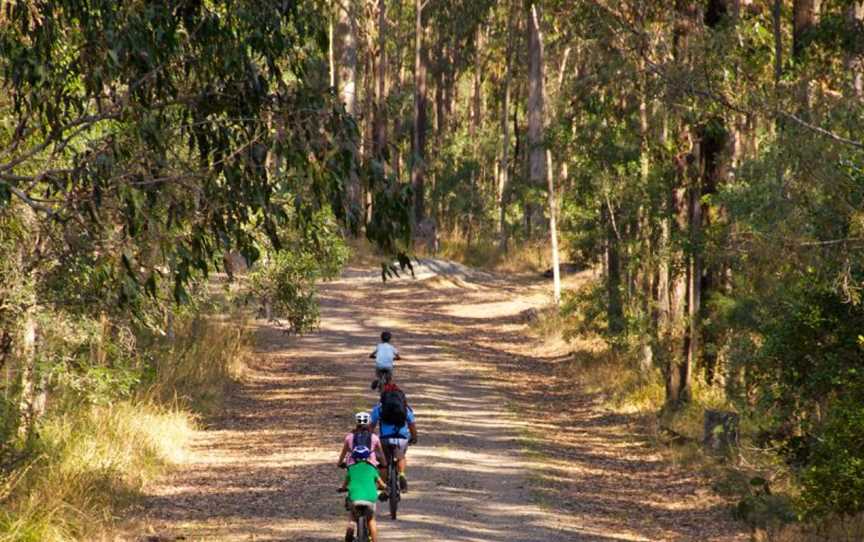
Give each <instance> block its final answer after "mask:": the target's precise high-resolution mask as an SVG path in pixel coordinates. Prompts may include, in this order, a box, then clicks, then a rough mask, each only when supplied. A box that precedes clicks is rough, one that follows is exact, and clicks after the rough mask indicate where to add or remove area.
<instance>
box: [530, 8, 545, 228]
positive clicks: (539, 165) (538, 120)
mask: <svg viewBox="0 0 864 542" xmlns="http://www.w3.org/2000/svg"><path fill="white" fill-rule="evenodd" d="M528 21H529V23H528V180H529V182H530V183H531V185H532V186H535V187H541V186H543V185H544V184H545V182H546V151H545V148H544V146H545V141H544V123H545V111H544V109H545V108H544V106H545V104H544V92H543V83H544V75H543V71H544V69H543V34H542V32H541V30H540V17H539V14H538V9H537V4H536V3H535V2H531V12H530V13H529V14H528ZM526 210H527V214H528V215H529V216H527V217H526V218H527V219H528V222H527V224H526V225H527V227H528V228H527V229H528V235H529V236H530V235H531V232H530V227H531V224H532V223H534V224H535V225H536V224H539V223H540V222H541V221H542V218H541V213H540V212H539V209H537V208H536V206H535V205H530V206H529V207H528V209H526Z"/></svg>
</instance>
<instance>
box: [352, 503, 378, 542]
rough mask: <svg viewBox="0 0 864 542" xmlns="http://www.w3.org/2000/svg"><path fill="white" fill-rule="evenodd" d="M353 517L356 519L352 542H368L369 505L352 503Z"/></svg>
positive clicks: (370, 508)
mask: <svg viewBox="0 0 864 542" xmlns="http://www.w3.org/2000/svg"><path fill="white" fill-rule="evenodd" d="M353 505H354V516H355V517H356V518H357V520H356V522H355V529H354V542H369V540H370V537H369V513H370V512H371V511H372V506H373V505H370V504H369V503H366V502H362V501H358V502H355V503H353Z"/></svg>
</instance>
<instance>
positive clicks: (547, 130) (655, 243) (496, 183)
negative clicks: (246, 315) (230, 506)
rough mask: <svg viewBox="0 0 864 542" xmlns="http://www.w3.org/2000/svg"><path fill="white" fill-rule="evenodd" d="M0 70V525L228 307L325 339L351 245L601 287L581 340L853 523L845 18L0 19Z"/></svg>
mask: <svg viewBox="0 0 864 542" xmlns="http://www.w3.org/2000/svg"><path fill="white" fill-rule="evenodd" d="M0 69H2V72H0V73H2V75H0V77H2V86H3V93H2V95H0V246H2V258H0V369H2V371H3V372H2V376H0V387H2V398H0V441H2V447H0V469H2V472H3V476H4V477H3V479H2V480H3V481H2V483H0V502H3V501H4V500H9V502H10V503H12V502H15V503H16V504H15V506H14V507H11V506H10V507H8V508H7V509H8V510H12V512H8V513H7V512H0V531H2V529H7V530H8V531H9V532H18V533H19V535H20V534H21V533H22V532H23V531H21V529H23V527H22V525H24V524H23V523H21V522H20V518H21V517H25V516H27V514H30V516H29V517H31V518H37V519H38V518H41V519H42V520H44V521H43V522H42V523H39V522H38V521H35V520H34V522H31V524H30V525H31V526H32V525H36V524H39V525H41V527H39V528H41V529H50V528H55V527H51V526H52V525H56V521H55V520H56V518H52V517H45V518H42V516H39V510H40V506H39V505H38V503H34V502H30V503H26V502H23V501H22V500H21V499H20V495H21V494H22V492H23V491H25V489H27V488H31V489H32V487H33V484H37V482H35V481H33V478H34V477H33V476H32V475H25V473H27V472H31V470H32V469H35V470H32V472H36V471H38V462H34V458H36V457H44V456H45V455H46V454H47V455H49V456H50V455H51V454H52V453H60V452H59V451H58V450H61V449H64V450H66V449H69V448H70V447H74V446H75V443H72V442H69V439H68V438H67V437H66V436H64V435H67V434H69V433H76V434H83V433H84V432H85V431H84V429H82V427H83V426H85V425H86V424H87V423H96V421H94V420H101V421H102V422H105V419H106V418H105V417H104V416H103V417H100V415H99V414H98V413H99V412H104V411H100V410H99V409H100V408H105V407H106V405H115V407H116V405H118V404H127V405H130V406H129V409H131V410H133V411H134V410H135V409H138V410H139V411H140V409H143V408H145V407H144V406H143V405H145V404H147V405H152V404H154V403H153V401H154V400H155V399H156V398H159V399H160V400H162V401H164V400H165V399H170V398H171V397H175V398H176V396H177V393H178V390H181V391H180V395H182V396H184V397H185V398H186V399H188V401H189V402H190V403H196V402H198V401H200V400H201V398H202V397H201V393H198V394H196V392H194V390H196V389H198V390H205V391H206V393H204V392H202V393H204V395H208V394H209V395H219V393H221V392H219V393H215V394H214V393H213V391H212V382H211V380H213V379H216V380H218V379H219V378H221V377H220V375H222V374H223V373H225V374H227V373H230V371H231V369H230V365H231V363H232V359H231V356H230V355H225V356H223V357H224V359H223V360H222V361H219V362H214V363H212V364H209V365H208V369H207V370H202V369H201V359H202V358H201V357H198V355H199V354H200V352H202V348H201V344H200V343H201V341H202V337H208V336H209V337H213V336H219V337H222V338H224V337H225V334H224V333H221V332H220V331H219V330H218V329H215V328H214V326H216V327H218V326H219V325H224V324H219V323H218V322H214V320H216V319H215V318H214V315H215V314H224V313H225V312H226V311H229V310H232V309H230V307H234V306H236V305H237V304H238V303H236V301H237V299H239V298H240V297H244V298H245V297H250V296H251V298H253V299H255V300H256V302H260V304H261V305H262V306H263V307H265V309H266V312H267V314H268V315H272V316H274V317H279V318H282V319H284V320H285V321H286V322H287V325H288V327H289V328H290V329H291V330H292V331H294V332H303V331H307V330H310V329H312V328H314V325H315V323H316V318H317V308H316V304H315V296H314V290H315V283H316V282H317V281H319V280H322V279H326V278H329V277H334V276H336V275H337V274H338V272H339V270H340V268H341V266H342V265H343V264H344V262H345V261H346V260H347V258H348V257H349V252H350V251H349V249H348V247H347V245H346V242H345V240H346V239H351V238H354V237H357V236H365V237H366V238H367V239H368V240H369V241H371V242H372V243H374V245H375V246H377V247H378V248H379V250H380V251H381V253H382V254H384V255H387V256H390V255H395V254H397V253H400V252H405V253H409V254H412V253H415V252H417V251H421V252H422V251H428V252H434V251H435V250H438V248H439V242H440V243H442V244H444V245H448V246H450V247H451V248H452V247H453V246H456V245H458V246H459V247H461V250H462V254H463V255H465V254H474V255H476V254H485V255H489V258H488V259H490V260H496V261H499V262H500V261H506V260H507V259H508V258H515V257H517V254H518V253H519V251H520V250H523V248H524V247H525V246H529V245H530V246H536V245H537V244H542V245H543V246H544V247H546V246H547V244H548V245H549V248H544V250H551V251H552V252H553V253H554V254H555V260H556V261H557V258H558V252H559V251H560V253H561V255H562V256H561V258H562V261H568V262H572V263H575V264H576V265H578V266H583V267H585V268H590V267H595V266H596V267H598V268H600V269H602V272H601V273H600V274H599V277H600V278H599V279H598V280H595V281H592V282H591V283H590V284H589V285H588V286H587V287H585V288H582V289H580V290H578V291H565V292H563V293H562V294H558V293H556V301H557V300H558V299H559V297H558V296H559V295H560V309H559V310H560V313H559V314H558V315H557V316H556V317H557V318H560V321H561V322H562V323H563V325H564V327H565V328H566V332H567V333H568V334H569V336H574V337H575V336H586V335H593V336H599V337H602V338H603V339H604V341H605V342H606V343H607V344H608V345H609V348H610V351H611V352H613V353H614V356H615V357H616V359H619V360H621V363H622V369H621V370H622V371H627V372H628V373H630V374H633V375H637V376H638V379H639V382H641V383H642V385H644V386H649V385H650V383H651V382H655V383H659V386H660V387H661V388H662V400H661V401H660V403H661V404H659V405H658V408H659V409H661V410H662V412H661V413H662V415H663V416H665V417H667V418H674V417H675V416H676V415H677V413H680V412H683V411H685V410H686V409H687V408H688V405H691V404H693V403H694V402H695V403H699V401H700V400H702V399H701V398H703V397H707V396H709V395H710V396H711V397H714V398H718V399H716V401H715V402H716V403H718V404H720V405H721V406H722V407H723V408H725V409H729V410H735V411H737V412H739V413H741V415H742V426H744V429H745V430H746V431H748V432H749V435H750V437H751V440H750V441H748V442H749V444H750V445H752V446H755V447H758V448H759V449H762V450H770V451H771V453H772V454H774V455H773V457H776V458H778V461H780V462H782V463H783V464H784V465H785V468H787V470H788V472H789V473H791V474H790V476H791V477H792V479H793V480H794V487H795V489H794V490H793V493H794V498H795V513H796V514H797V515H798V516H799V517H801V518H806V519H809V520H818V519H819V518H826V517H829V518H830V517H836V516H837V515H840V516H847V515H855V514H859V513H861V512H862V510H864V497H862V496H864V446H862V444H864V365H862V359H864V306H862V279H864V265H862V264H864V262H862V258H861V249H862V245H864V137H862V134H864V2H861V1H859V0H701V1H695V0H692V1H691V0H676V1H674V2H672V1H662V2H661V1H655V0H643V1H630V0H620V1H616V2H612V1H606V0H543V1H522V0H500V1H493V0H416V1H414V2H409V1H406V0H374V1H373V0H366V1H360V0H357V1H353V2H352V1H344V2H325V1H323V0H322V1H313V0H310V1H305V2H282V1H276V0H263V1H262V0H258V1H253V0H239V1H236V0H235V1H233V2H222V1H215V0H214V1H202V0H185V1H180V0H178V1H163V2H122V3H119V2H115V1H111V0H92V1H89V2H80V1H77V0H59V1H53V2H43V1H22V0H18V1H14V0H13V1H6V2H2V3H0ZM559 236H560V239H559V238H558V237H559ZM239 255H242V256H243V258H242V259H243V260H244V261H245V262H246V263H248V264H250V265H251V266H252V271H251V275H250V277H249V280H248V283H247V287H246V288H245V289H244V290H243V291H242V293H239V292H238V291H233V290H231V289H230V288H229V289H227V290H226V289H222V290H219V292H220V293H218V295H214V294H213V290H214V289H213V281H214V279H213V277H212V274H213V272H214V271H228V273H229V275H232V274H233V271H234V269H235V266H236V262H237V260H238V259H239ZM217 290H218V289H217ZM232 292H233V293H232ZM235 298H237V299H235ZM204 329H210V330H211V331H210V332H209V334H208V333H206V332H203V331H202V330H204ZM241 335H242V334H238V336H237V337H236V340H235V341H234V342H232V343H231V344H230V345H229V347H227V348H223V349H222V351H224V352H231V351H232V349H236V348H240V346H239V345H240V344H241V343H242V342H243V341H244V340H246V339H245V338H243V337H242V336H241ZM196 352H198V353H199V354H196ZM200 355H204V354H200ZM207 355H208V356H212V355H213V352H209V353H207ZM220 359H221V358H220ZM214 371H215V372H216V373H217V374H216V375H215V376H214V374H213V372H214ZM190 390H193V391H190ZM187 396H188V397H187ZM186 399H184V400H186ZM147 408H152V409H155V410H154V411H153V412H151V415H153V416H168V413H167V411H165V410H160V409H161V407H156V406H150V407H147ZM73 411H74V412H78V413H79V417H78V418H76V420H77V421H72V422H70V421H69V419H68V418H67V419H65V421H62V422H61V421H58V420H61V419H63V418H62V416H61V415H64V414H68V413H69V412H73ZM94 413H95V414H94ZM87 420H89V421H87ZM63 423H65V424H67V425H65V426H64V425H62V424H63ZM117 423H118V424H119V423H121V422H119V421H118V422H117ZM166 423H167V422H166ZM52 424H53V425H52ZM69 424H72V425H69ZM75 424H79V425H75ZM70 427H78V429H76V430H75V431H71V430H70V429H69V428H70ZM118 431H119V429H118ZM94 432H96V433H98V432H100V430H99V429H95V430H94ZM101 432H104V428H103V430H102V431H101ZM52 439H53V440H52ZM40 454H42V455H41V456H40ZM117 461H118V462H119V461H120V460H119V459H118V460H117ZM31 467H32V469H31ZM81 468H82V469H84V468H85V466H82V467H81ZM117 468H118V469H121V470H122V469H129V468H130V467H128V466H121V465H118V466H117ZM85 470H86V469H85ZM58 472H59V471H58ZM58 472H55V473H54V475H56V476H61V477H62V476H66V477H70V476H73V475H72V474H69V472H66V471H63V472H60V473H59V474H58ZM123 472H126V471H123ZM79 474H80V473H79ZM79 474H76V475H74V476H79ZM28 476H29V478H28ZM45 476H47V475H45V474H44V469H43V478H44V477H45ZM80 476H84V477H86V476H85V475H83V474H81V475H80ZM87 476H89V474H88V475H87ZM107 476H108V477H109V478H110V476H111V475H110V473H109V474H108V475H107ZM76 480H78V482H76V483H79V484H83V486H82V487H84V488H85V489H84V490H82V491H86V487H89V486H87V484H90V483H97V482H94V481H93V480H89V481H87V480H84V481H82V480H83V478H80V477H79V478H76ZM754 480H757V481H756V483H755V485H756V486H759V487H762V485H760V484H762V483H763V482H764V488H765V489H764V492H766V493H767V492H768V482H767V481H765V480H761V479H754ZM760 480H761V481H760ZM28 484H29V485H28ZM49 485H50V484H49ZM16 495H18V496H19V497H18V500H15V498H16ZM24 501H26V499H24ZM22 503H23V504H22ZM82 506H83V505H82ZM40 521H41V520H40ZM28 528H30V527H28ZM32 528H33V529H34V530H33V531H32V532H33V533H37V534H36V535H34V538H33V539H39V536H40V535H39V533H43V534H44V532H47V531H39V530H38V529H37V528H36V527H32ZM76 528H77V527H75V526H74V522H73V521H71V520H70V523H69V524H68V525H66V526H64V527H62V529H67V531H62V529H61V531H62V532H63V533H66V534H67V535H69V536H73V535H75V533H76V532H77V531H75V529H76ZM15 529H18V531H15ZM61 531H58V532H61ZM70 533H71V534H70ZM21 538H22V539H23V538H24V537H23V535H21Z"/></svg>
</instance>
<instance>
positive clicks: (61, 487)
mask: <svg viewBox="0 0 864 542" xmlns="http://www.w3.org/2000/svg"><path fill="white" fill-rule="evenodd" d="M194 428H195V422H194V420H193V419H192V417H191V416H190V415H189V414H187V413H184V412H181V411H177V410H171V409H168V408H165V407H160V406H156V405H153V404H149V403H133V402H130V401H123V402H119V403H117V404H114V405H106V406H82V407H80V408H78V409H75V410H73V411H69V412H66V413H64V414H62V415H56V416H51V417H46V418H45V419H44V420H42V422H41V423H40V426H39V430H38V437H37V440H36V442H35V443H34V452H33V454H32V456H31V459H30V460H29V461H28V462H27V463H26V464H25V465H22V466H20V467H18V469H16V470H15V471H13V472H12V473H11V476H10V478H14V479H17V482H16V485H15V487H12V488H9V489H10V491H9V494H8V495H7V496H6V498H5V499H4V501H3V502H2V510H0V540H2V541H4V542H6V541H8V542H12V541H15V542H31V541H32V542H36V541H39V542H43V541H44V542H52V541H60V540H81V539H87V538H88V537H94V536H96V533H99V532H100V531H101V530H103V529H105V528H106V527H108V526H109V525H110V524H111V523H112V522H113V521H114V519H115V517H116V516H117V514H118V513H119V512H120V511H121V510H122V509H123V508H124V507H125V506H128V505H129V504H131V503H132V502H133V501H134V499H135V498H136V497H137V496H138V495H139V494H140V492H141V490H142V488H144V487H145V485H146V484H147V483H149V482H150V481H152V480H153V479H154V478H155V477H156V476H158V475H159V474H160V473H161V472H162V471H163V470H164V469H165V468H166V467H169V466H170V465H172V464H177V463H181V462H182V461H183V459H184V457H185V447H186V445H187V442H188V440H189V438H190V436H191V435H192V433H193V431H194Z"/></svg>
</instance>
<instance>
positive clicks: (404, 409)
mask: <svg viewBox="0 0 864 542" xmlns="http://www.w3.org/2000/svg"><path fill="white" fill-rule="evenodd" d="M369 423H370V426H371V428H372V429H375V426H376V425H379V424H380V427H379V431H378V433H379V436H380V438H381V443H382V444H383V445H385V446H387V445H393V446H394V447H395V452H394V457H393V459H394V460H395V461H396V469H397V471H398V472H399V488H400V489H401V490H402V491H408V479H407V477H406V476H405V470H406V467H407V460H406V458H405V454H406V452H407V450H408V444H416V443H417V426H416V425H415V421H414V410H413V409H412V408H411V407H410V406H408V400H407V399H406V397H405V393H404V392H403V391H402V390H400V389H399V386H397V385H396V384H394V383H390V384H386V385H385V386H384V390H383V391H382V392H381V400H380V401H379V402H378V404H377V405H375V408H373V409H372V412H371V417H370V422H369Z"/></svg>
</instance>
